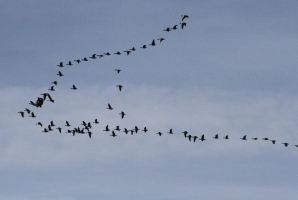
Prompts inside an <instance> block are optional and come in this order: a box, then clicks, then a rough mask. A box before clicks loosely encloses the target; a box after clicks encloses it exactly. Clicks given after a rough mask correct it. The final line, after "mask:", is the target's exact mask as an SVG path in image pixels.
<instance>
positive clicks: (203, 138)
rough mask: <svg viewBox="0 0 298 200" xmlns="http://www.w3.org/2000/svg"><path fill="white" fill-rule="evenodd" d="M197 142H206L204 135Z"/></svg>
mask: <svg viewBox="0 0 298 200" xmlns="http://www.w3.org/2000/svg"><path fill="white" fill-rule="evenodd" d="M199 140H201V141H202V142H204V140H206V139H205V136H204V134H203V135H202V136H201V138H200V139H199Z"/></svg>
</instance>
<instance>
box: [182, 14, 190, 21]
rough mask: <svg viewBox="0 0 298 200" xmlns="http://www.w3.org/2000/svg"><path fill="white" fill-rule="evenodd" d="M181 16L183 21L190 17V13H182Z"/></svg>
mask: <svg viewBox="0 0 298 200" xmlns="http://www.w3.org/2000/svg"><path fill="white" fill-rule="evenodd" d="M181 17H182V20H181V21H183V20H184V19H186V18H189V16H188V15H181Z"/></svg>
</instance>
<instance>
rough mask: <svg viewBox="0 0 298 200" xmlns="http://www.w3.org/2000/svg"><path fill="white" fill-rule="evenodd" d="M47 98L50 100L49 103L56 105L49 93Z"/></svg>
mask: <svg viewBox="0 0 298 200" xmlns="http://www.w3.org/2000/svg"><path fill="white" fill-rule="evenodd" d="M47 96H48V98H49V100H48V101H50V102H52V103H54V99H52V97H51V95H50V94H49V93H47Z"/></svg>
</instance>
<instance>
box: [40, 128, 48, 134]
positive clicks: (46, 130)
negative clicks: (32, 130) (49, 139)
mask: <svg viewBox="0 0 298 200" xmlns="http://www.w3.org/2000/svg"><path fill="white" fill-rule="evenodd" d="M41 132H44V133H47V132H49V131H48V129H46V128H44V129H43V131H41Z"/></svg>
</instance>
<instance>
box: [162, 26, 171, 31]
mask: <svg viewBox="0 0 298 200" xmlns="http://www.w3.org/2000/svg"><path fill="white" fill-rule="evenodd" d="M163 31H166V32H170V31H171V28H169V27H167V28H166V29H164V30H163Z"/></svg>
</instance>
